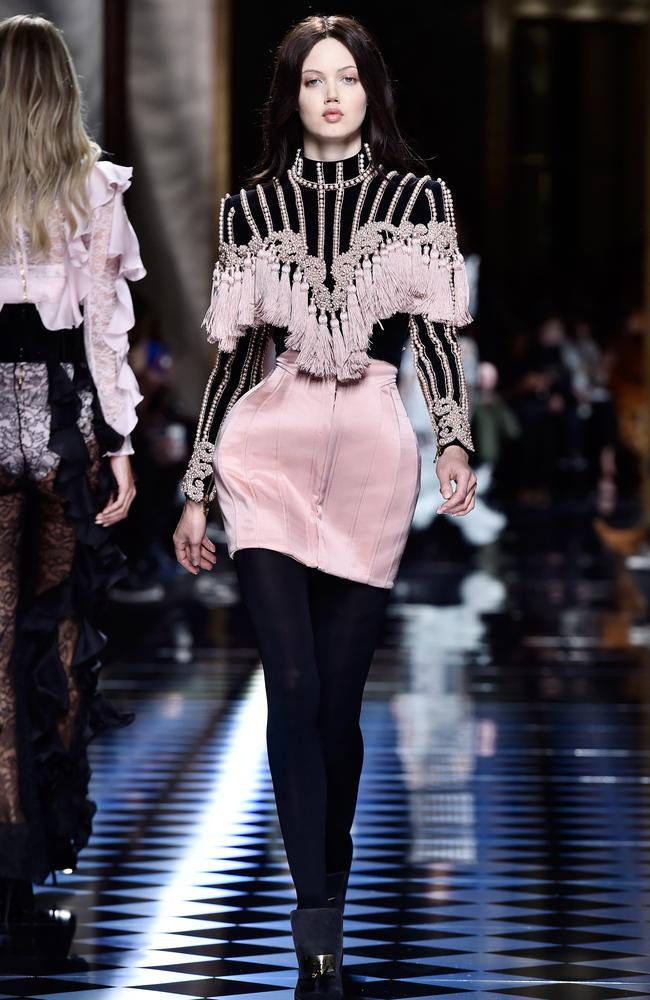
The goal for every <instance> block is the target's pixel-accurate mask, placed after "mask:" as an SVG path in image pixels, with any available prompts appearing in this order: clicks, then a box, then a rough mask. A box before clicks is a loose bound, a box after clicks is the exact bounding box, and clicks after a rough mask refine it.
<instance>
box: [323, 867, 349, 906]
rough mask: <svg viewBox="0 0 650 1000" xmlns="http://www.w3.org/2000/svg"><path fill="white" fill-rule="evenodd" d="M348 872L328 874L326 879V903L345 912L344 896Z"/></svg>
mask: <svg viewBox="0 0 650 1000" xmlns="http://www.w3.org/2000/svg"><path fill="white" fill-rule="evenodd" d="M349 877H350V872H349V871H343V872H328V873H327V875H326V879H327V902H328V904H329V905H330V906H336V907H338V909H339V910H340V911H341V913H344V912H345V894H346V892H347V889H348V879H349Z"/></svg>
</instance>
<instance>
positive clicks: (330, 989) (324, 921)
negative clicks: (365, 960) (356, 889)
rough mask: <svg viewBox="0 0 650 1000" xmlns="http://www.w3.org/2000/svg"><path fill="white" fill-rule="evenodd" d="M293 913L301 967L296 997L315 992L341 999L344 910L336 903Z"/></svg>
mask: <svg viewBox="0 0 650 1000" xmlns="http://www.w3.org/2000/svg"><path fill="white" fill-rule="evenodd" d="M290 916H291V931H292V934H293V943H294V947H295V949H296V956H297V958H298V968H299V974H298V982H297V983H296V988H295V991H294V997H295V1000H302V998H304V997H313V996H314V995H318V996H326V997H329V998H330V1000H342V998H343V983H342V980H341V963H342V961H343V914H342V912H341V911H340V910H339V909H337V908H336V907H334V906H315V907H305V908H304V909H300V908H299V909H296V910H292V911H291V914H290Z"/></svg>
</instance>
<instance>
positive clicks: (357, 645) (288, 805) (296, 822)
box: [234, 548, 390, 908]
mask: <svg viewBox="0 0 650 1000" xmlns="http://www.w3.org/2000/svg"><path fill="white" fill-rule="evenodd" d="M234 563H235V568H236V571H237V576H238V578H239V584H240V588H241V593H242V598H243V601H244V603H245V605H246V608H247V609H248V613H249V615H250V617H251V620H252V623H253V627H254V629H255V633H256V636H257V644H258V647H259V651H260V656H261V659H262V665H263V669H264V681H265V686H266V697H267V704H268V722H267V728H266V742H267V749H268V758H269V768H270V771H271V778H272V781H273V790H274V793H275V802H276V806H277V811H278V819H279V822H280V829H281V831H282V838H283V840H284V846H285V850H286V852H287V861H288V863H289V870H290V872H291V877H292V879H293V883H294V886H295V889H296V895H297V901H298V907H300V908H302V907H311V906H326V905H327V891H326V883H325V874H326V872H337V871H343V870H349V868H350V864H351V861H352V837H351V835H350V829H351V826H352V821H353V819H354V813H355V809H356V804H357V792H358V788H359V779H360V777H361V768H362V765H363V738H362V735H361V728H360V726H359V717H360V713H361V700H362V697H363V689H364V686H365V683H366V679H367V676H368V671H369V668H370V663H371V660H372V655H373V652H374V649H375V645H376V642H377V640H378V637H379V630H380V627H381V624H382V621H383V617H384V611H385V609H386V605H387V603H388V598H389V596H390V589H389V588H386V587H374V586H371V585H369V584H366V583H357V582H355V581H353V580H346V579H344V578H342V577H338V576H332V575H331V574H328V573H324V572H323V571H321V570H317V569H313V568H311V567H308V566H305V565H303V564H302V563H300V562H298V561H297V560H295V559H293V558H291V556H287V555H284V553H282V552H275V551H273V550H271V549H253V548H251V549H240V550H239V551H238V552H236V553H235V554H234Z"/></svg>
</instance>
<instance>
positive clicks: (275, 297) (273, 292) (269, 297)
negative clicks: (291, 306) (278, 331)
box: [264, 257, 281, 326]
mask: <svg viewBox="0 0 650 1000" xmlns="http://www.w3.org/2000/svg"><path fill="white" fill-rule="evenodd" d="M279 305H280V261H279V260H278V259H277V257H273V258H272V259H270V260H269V266H268V271H267V274H266V285H265V291H264V314H265V315H264V319H265V320H266V322H267V323H270V324H271V326H281V323H279V322H278V311H279Z"/></svg>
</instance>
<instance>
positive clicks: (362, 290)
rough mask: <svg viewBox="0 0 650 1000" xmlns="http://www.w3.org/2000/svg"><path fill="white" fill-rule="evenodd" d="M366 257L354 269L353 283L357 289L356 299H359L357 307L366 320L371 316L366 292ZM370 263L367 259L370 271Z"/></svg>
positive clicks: (368, 296)
mask: <svg viewBox="0 0 650 1000" xmlns="http://www.w3.org/2000/svg"><path fill="white" fill-rule="evenodd" d="M365 264H366V258H365V257H364V259H363V263H362V264H358V265H357V266H356V268H355V269H354V285H355V288H356V290H357V299H358V301H359V308H360V309H361V312H362V313H363V315H364V316H365V318H366V320H367V319H368V318H369V317H370V316H371V302H370V295H369V294H368V287H367V285H366V278H365V273H366V268H365ZM370 268H371V264H370V261H368V268H367V270H368V271H370Z"/></svg>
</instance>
